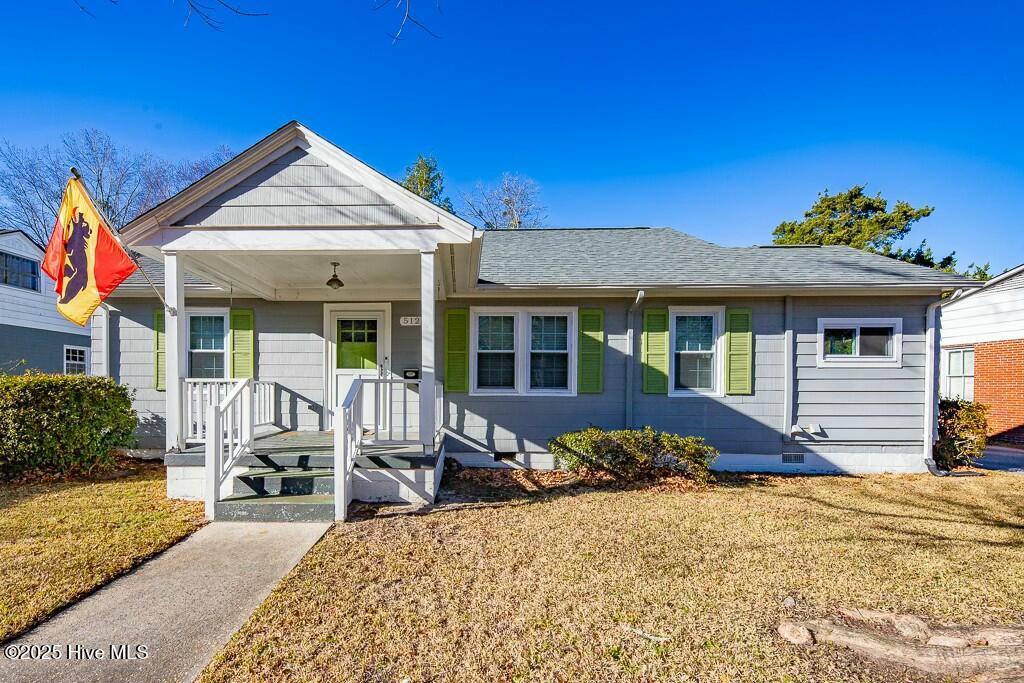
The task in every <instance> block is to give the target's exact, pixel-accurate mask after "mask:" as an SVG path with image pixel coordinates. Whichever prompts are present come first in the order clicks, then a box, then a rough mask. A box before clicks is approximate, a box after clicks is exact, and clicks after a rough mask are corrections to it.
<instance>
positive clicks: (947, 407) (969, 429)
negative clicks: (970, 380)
mask: <svg viewBox="0 0 1024 683" xmlns="http://www.w3.org/2000/svg"><path fill="white" fill-rule="evenodd" d="M987 412H988V407H987V406H983V405H981V404H980V403H972V402H971V401H960V400H955V399H943V400H941V401H939V440H938V441H936V442H935V448H934V449H933V455H934V457H935V464H937V465H938V466H939V467H941V468H942V469H947V470H951V469H953V468H956V467H970V466H971V465H973V464H974V461H975V460H977V459H978V458H980V457H981V456H982V454H983V453H984V452H985V444H986V443H987V442H988V438H987V436H986V435H987V434H988V420H987V419H986V417H985V414H986V413H987Z"/></svg>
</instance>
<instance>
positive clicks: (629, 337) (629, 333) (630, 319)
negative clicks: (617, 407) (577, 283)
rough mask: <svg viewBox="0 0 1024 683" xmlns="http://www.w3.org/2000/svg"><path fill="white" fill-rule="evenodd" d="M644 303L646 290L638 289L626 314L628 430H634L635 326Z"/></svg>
mask: <svg viewBox="0 0 1024 683" xmlns="http://www.w3.org/2000/svg"><path fill="white" fill-rule="evenodd" d="M643 301H644V290H642V289H638V290H637V292H636V300H635V301H634V302H633V303H632V304H631V305H630V307H629V310H628V311H627V312H626V429H632V428H633V326H634V320H635V318H636V311H637V309H638V308H640V304H642V303H643Z"/></svg>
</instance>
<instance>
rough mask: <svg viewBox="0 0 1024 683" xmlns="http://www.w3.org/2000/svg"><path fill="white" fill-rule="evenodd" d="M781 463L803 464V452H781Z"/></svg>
mask: <svg viewBox="0 0 1024 683" xmlns="http://www.w3.org/2000/svg"><path fill="white" fill-rule="evenodd" d="M782 464H783V465H803V464H804V454H803V453H783V454H782Z"/></svg>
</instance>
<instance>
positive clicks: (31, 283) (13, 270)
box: [0, 252, 39, 292]
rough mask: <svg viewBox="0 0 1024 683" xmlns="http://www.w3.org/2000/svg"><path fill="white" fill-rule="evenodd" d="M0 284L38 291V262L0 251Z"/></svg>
mask: <svg viewBox="0 0 1024 683" xmlns="http://www.w3.org/2000/svg"><path fill="white" fill-rule="evenodd" d="M0 284H4V285H10V286H11V287H18V288H19V289H30V290H32V291H34V292H38V291H39V262H38V261H33V260H32V259H27V258H24V257H22V256H15V255H14V254H7V253H4V252H0Z"/></svg>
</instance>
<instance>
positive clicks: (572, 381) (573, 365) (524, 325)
mask: <svg viewBox="0 0 1024 683" xmlns="http://www.w3.org/2000/svg"><path fill="white" fill-rule="evenodd" d="M469 313H470V315H469V319H470V324H469V335H470V354H469V375H470V384H469V394H470V396H576V370H577V366H578V365H579V358H578V354H577V348H576V347H577V344H578V335H579V328H578V323H577V319H578V309H577V308H575V307H565V306H527V307H522V306H480V307H472V308H470V309H469ZM481 315H511V316H513V317H514V318H515V321H514V325H515V326H514V328H513V329H514V334H515V358H516V372H515V387H514V388H511V389H491V388H487V389H481V388H479V387H477V385H476V381H477V354H478V353H479V349H478V348H477V347H478V344H479V342H480V338H479V334H478V332H479V320H480V316H481ZM532 315H564V316H566V317H568V319H569V321H568V326H567V328H568V329H567V331H566V334H567V336H568V338H567V340H566V342H567V346H568V349H569V353H568V356H569V388H568V389H531V388H530V316H532Z"/></svg>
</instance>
